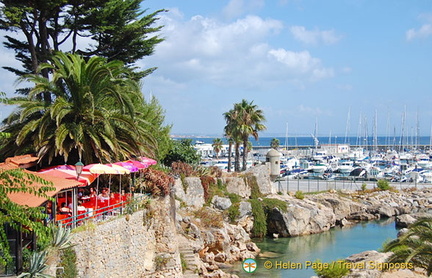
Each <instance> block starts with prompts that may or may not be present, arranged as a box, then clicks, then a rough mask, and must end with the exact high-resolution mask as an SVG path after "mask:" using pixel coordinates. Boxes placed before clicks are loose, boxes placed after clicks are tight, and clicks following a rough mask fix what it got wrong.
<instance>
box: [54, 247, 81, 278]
mask: <svg viewBox="0 0 432 278" xmlns="http://www.w3.org/2000/svg"><path fill="white" fill-rule="evenodd" d="M76 259H77V258H76V253H75V251H74V249H73V248H72V247H68V248H65V249H62V250H61V251H60V264H59V265H58V267H63V270H61V269H57V275H56V277H59V278H75V277H78V269H77V267H76Z"/></svg>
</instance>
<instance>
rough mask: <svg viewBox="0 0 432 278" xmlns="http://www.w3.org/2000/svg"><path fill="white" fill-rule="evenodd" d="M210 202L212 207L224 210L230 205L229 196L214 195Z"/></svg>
mask: <svg viewBox="0 0 432 278" xmlns="http://www.w3.org/2000/svg"><path fill="white" fill-rule="evenodd" d="M212 204H213V207H214V208H216V209H220V210H226V209H228V208H229V207H230V206H231V205H232V202H231V200H230V199H229V198H225V197H220V196H217V195H216V196H214V197H213V199H212Z"/></svg>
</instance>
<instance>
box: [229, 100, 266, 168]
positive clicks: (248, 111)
mask: <svg viewBox="0 0 432 278" xmlns="http://www.w3.org/2000/svg"><path fill="white" fill-rule="evenodd" d="M234 110H235V111H237V113H238V118H237V123H236V129H237V130H238V134H239V137H240V138H241V140H242V141H243V168H242V170H243V171H245V170H246V161H247V154H248V152H247V146H248V142H249V136H251V135H252V136H253V137H254V138H255V140H258V132H259V131H262V130H265V129H266V126H265V125H263V124H262V122H264V121H265V117H264V113H263V111H262V110H261V109H258V106H257V105H255V104H253V101H251V102H248V101H247V100H245V99H243V100H242V101H241V102H240V103H236V104H235V105H234Z"/></svg>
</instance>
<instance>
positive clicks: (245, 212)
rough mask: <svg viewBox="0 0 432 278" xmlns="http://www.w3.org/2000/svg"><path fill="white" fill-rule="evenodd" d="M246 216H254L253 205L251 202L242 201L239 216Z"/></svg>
mask: <svg viewBox="0 0 432 278" xmlns="http://www.w3.org/2000/svg"><path fill="white" fill-rule="evenodd" d="M245 216H252V205H251V203H249V202H244V201H242V202H240V205H239V218H243V217H245Z"/></svg>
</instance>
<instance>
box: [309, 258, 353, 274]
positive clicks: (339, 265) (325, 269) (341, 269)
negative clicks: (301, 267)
mask: <svg viewBox="0 0 432 278" xmlns="http://www.w3.org/2000/svg"><path fill="white" fill-rule="evenodd" d="M314 264H315V265H316V266H317V267H316V268H314V271H315V273H316V274H317V275H318V276H319V277H322V278H341V277H343V276H345V275H347V274H348V273H349V272H350V270H349V268H348V266H347V264H346V261H344V260H337V261H332V262H330V263H323V262H321V260H316V261H315V262H314Z"/></svg>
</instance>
